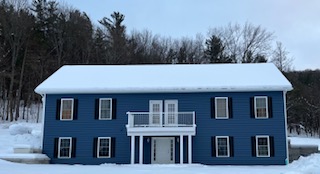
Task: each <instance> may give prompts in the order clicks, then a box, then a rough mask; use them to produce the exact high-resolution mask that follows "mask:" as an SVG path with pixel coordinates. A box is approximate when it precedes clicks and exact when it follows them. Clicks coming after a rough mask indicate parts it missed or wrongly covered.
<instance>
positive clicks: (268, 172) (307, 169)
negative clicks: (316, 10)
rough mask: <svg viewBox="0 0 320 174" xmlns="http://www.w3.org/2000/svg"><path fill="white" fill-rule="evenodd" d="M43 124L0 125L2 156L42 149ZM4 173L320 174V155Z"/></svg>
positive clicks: (9, 167)
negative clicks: (283, 161)
mask: <svg viewBox="0 0 320 174" xmlns="http://www.w3.org/2000/svg"><path fill="white" fill-rule="evenodd" d="M40 135H41V124H35V123H18V124H10V123H0V156H1V154H2V155H4V154H12V153H13V147H14V146H15V145H17V144H22V145H23V144H24V145H29V146H31V147H35V148H39V147H40V137H41V136H40ZM290 140H291V144H294V145H300V144H315V145H319V146H320V139H319V138H307V137H302V138H301V137H290ZM0 173H1V174H56V173H59V174H87V173H130V174H144V173H153V174H158V173H159V174H160V173H170V174H214V173H217V174H255V173H259V174H320V154H313V155H310V156H308V157H300V159H299V160H298V161H294V162H293V163H291V164H289V165H286V166H221V165H217V166H207V165H200V164H192V165H187V164H186V165H115V164H102V165H98V166H92V165H53V164H49V165H44V164H41V165H36V164H18V163H11V162H7V161H4V160H0Z"/></svg>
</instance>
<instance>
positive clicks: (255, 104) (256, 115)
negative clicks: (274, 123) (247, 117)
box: [254, 96, 269, 119]
mask: <svg viewBox="0 0 320 174" xmlns="http://www.w3.org/2000/svg"><path fill="white" fill-rule="evenodd" d="M258 98H264V99H265V100H266V116H265V117H258V114H257V99H258ZM268 107H269V106H268V97H267V96H255V97H254V117H255V118H256V119H267V118H269V112H268V111H269V108H268Z"/></svg>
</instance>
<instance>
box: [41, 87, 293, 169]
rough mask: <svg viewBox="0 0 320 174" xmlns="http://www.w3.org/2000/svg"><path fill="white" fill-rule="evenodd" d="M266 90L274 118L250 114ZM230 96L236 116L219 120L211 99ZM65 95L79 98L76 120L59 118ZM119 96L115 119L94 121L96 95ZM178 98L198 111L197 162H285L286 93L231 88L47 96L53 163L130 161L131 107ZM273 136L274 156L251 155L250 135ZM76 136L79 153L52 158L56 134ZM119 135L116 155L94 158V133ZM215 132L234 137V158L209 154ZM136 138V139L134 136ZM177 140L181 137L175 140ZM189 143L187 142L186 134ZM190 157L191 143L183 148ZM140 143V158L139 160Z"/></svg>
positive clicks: (47, 142) (184, 107)
mask: <svg viewBox="0 0 320 174" xmlns="http://www.w3.org/2000/svg"><path fill="white" fill-rule="evenodd" d="M255 95H260V96H261V95H266V96H269V97H272V106H273V117H272V118H270V119H253V118H250V97H253V96H255ZM217 96H219V97H221V96H223V97H232V101H233V118H231V119H227V120H216V119H212V118H211V109H210V98H212V97H217ZM62 97H72V98H76V99H78V119H77V120H73V121H60V120H56V100H57V99H60V98H62ZM97 98H116V99H117V117H116V119H115V120H95V119H94V113H95V111H94V110H95V106H94V105H95V99H97ZM169 99H177V100H178V102H179V103H178V106H179V111H181V112H188V111H195V112H196V124H197V128H196V136H194V137H193V162H194V163H202V164H285V159H286V156H287V155H286V146H285V145H286V142H285V141H286V137H285V119H284V113H283V107H284V106H283V93H282V92H230V93H165V94H164V93H159V94H158V93H150V94H87V95H86V94H70V95H47V97H46V111H45V112H46V113H45V114H46V116H45V131H44V134H45V136H44V146H43V147H44V149H43V152H44V153H46V154H47V155H48V156H49V157H50V158H51V159H52V163H68V164H75V163H82V164H101V163H119V164H128V163H130V137H128V136H127V133H126V127H125V125H126V124H127V115H126V112H127V111H148V110H149V100H169ZM255 135H269V136H273V137H274V144H275V156H274V157H270V158H257V157H252V155H251V154H252V153H251V137H252V136H255ZM68 136H70V137H75V138H77V149H76V157H75V158H72V159H57V158H54V156H53V152H54V138H56V137H68ZM100 136H103V137H106V136H107V137H109V136H110V137H115V138H116V148H115V151H116V152H115V157H113V158H107V159H106V158H104V159H98V158H93V138H94V137H100ZM212 136H233V137H234V157H230V158H216V157H212V156H211V151H212V149H211V137H212ZM147 138H148V137H146V138H145V139H144V147H145V152H144V163H150V161H151V159H150V158H151V143H148V142H147ZM136 142H138V139H136ZM176 142H177V141H176ZM175 144H176V153H175V156H176V162H177V163H178V162H179V143H175ZM185 144H187V141H186V139H185ZM184 151H185V153H184V154H185V155H184V156H185V159H184V161H185V162H186V161H187V156H186V154H187V147H186V146H185V147H184ZM138 153H139V152H138V144H136V158H135V160H136V162H138V156H137V155H138Z"/></svg>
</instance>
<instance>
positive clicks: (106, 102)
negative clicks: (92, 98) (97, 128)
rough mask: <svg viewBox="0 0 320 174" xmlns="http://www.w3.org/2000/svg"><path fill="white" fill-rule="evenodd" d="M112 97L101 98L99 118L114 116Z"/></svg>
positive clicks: (107, 118)
mask: <svg viewBox="0 0 320 174" xmlns="http://www.w3.org/2000/svg"><path fill="white" fill-rule="evenodd" d="M111 101H112V99H111V98H100V102H99V119H100V120H104V119H105V120H110V119H111V118H112V117H111V115H112V102H111Z"/></svg>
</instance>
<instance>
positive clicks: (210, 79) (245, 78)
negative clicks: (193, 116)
mask: <svg viewBox="0 0 320 174" xmlns="http://www.w3.org/2000/svg"><path fill="white" fill-rule="evenodd" d="M291 89H292V86H291V84H290V82H289V81H288V80H287V79H286V78H285V76H284V75H283V74H282V73H281V72H280V71H279V70H278V69H277V68H276V66H275V65H274V64H272V63H259V64H197V65H195V64H192V65H191V64H179V65H177V64H175V65H172V64H170V65H65V66H63V67H61V68H60V69H59V70H57V71H56V72H55V73H54V74H52V75H51V76H50V77H49V78H48V79H46V80H45V81H44V82H42V83H41V84H40V85H39V86H38V87H37V88H36V89H35V91H36V92H37V93H39V94H66V93H73V94H75V93H81V94H83V93H149V92H152V93H153V92H156V93H161V92H220V91H224V92H228V91H289V90H291Z"/></svg>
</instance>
